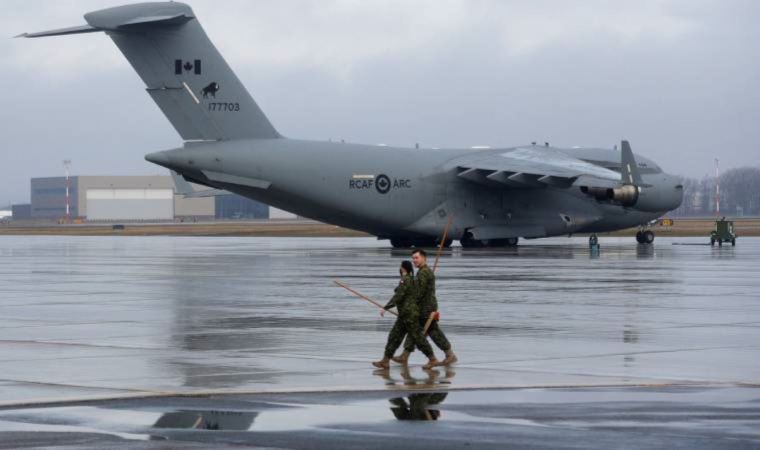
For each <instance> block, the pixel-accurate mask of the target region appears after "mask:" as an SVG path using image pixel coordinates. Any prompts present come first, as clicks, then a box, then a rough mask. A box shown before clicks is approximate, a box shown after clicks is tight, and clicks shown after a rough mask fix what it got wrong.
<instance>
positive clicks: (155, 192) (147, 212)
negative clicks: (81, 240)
mask: <svg viewBox="0 0 760 450" xmlns="http://www.w3.org/2000/svg"><path fill="white" fill-rule="evenodd" d="M173 219H174V191H173V190H172V189H88V190H87V220H173Z"/></svg>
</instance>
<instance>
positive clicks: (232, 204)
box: [13, 175, 295, 222]
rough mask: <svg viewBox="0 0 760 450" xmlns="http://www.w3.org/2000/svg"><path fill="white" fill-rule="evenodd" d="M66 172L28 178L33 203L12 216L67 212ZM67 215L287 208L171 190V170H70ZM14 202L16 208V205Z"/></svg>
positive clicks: (146, 217) (265, 212)
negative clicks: (95, 173) (109, 172)
mask: <svg viewBox="0 0 760 450" xmlns="http://www.w3.org/2000/svg"><path fill="white" fill-rule="evenodd" d="M66 183H67V181H66V177H45V178H32V179H31V190H30V191H31V192H30V197H31V203H30V204H29V207H28V208H26V207H25V205H14V212H16V211H18V212H22V211H23V212H24V213H26V214H28V216H27V215H26V214H24V213H22V214H19V215H16V214H14V217H13V219H14V220H19V219H21V220H23V219H31V220H45V219H48V220H50V219H54V220H57V219H61V218H64V217H66ZM68 185H69V201H68V203H69V217H70V218H71V219H81V220H87V221H94V222H97V221H102V222H109V221H175V220H184V219H187V220H215V219H270V218H271V219H278V218H282V219H287V218H294V217H295V216H293V215H292V214H290V213H286V212H284V211H281V210H278V209H276V208H271V207H269V206H268V205H266V204H263V203H260V202H257V201H254V200H250V199H247V198H244V197H240V196H238V195H236V194H224V195H217V196H213V197H199V198H185V197H184V196H183V195H181V194H176V193H175V186H174V182H173V180H172V177H170V176H162V175H150V176H71V177H69V180H68ZM17 207H18V208H17Z"/></svg>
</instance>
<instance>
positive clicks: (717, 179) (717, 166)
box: [715, 158, 720, 218]
mask: <svg viewBox="0 0 760 450" xmlns="http://www.w3.org/2000/svg"><path fill="white" fill-rule="evenodd" d="M715 216H716V217H718V218H720V160H718V158H715Z"/></svg>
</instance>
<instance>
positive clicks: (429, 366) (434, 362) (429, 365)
mask: <svg viewBox="0 0 760 450" xmlns="http://www.w3.org/2000/svg"><path fill="white" fill-rule="evenodd" d="M440 365H441V362H440V361H438V360H437V359H436V358H435V356H433V357H432V358H430V359H428V362H427V364H425V365H424V366H422V368H423V369H425V370H430V369H432V368H433V367H435V366H440Z"/></svg>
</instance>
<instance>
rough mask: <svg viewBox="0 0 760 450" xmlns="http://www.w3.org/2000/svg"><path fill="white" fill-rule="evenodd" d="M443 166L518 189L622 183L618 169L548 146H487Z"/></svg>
mask: <svg viewBox="0 0 760 450" xmlns="http://www.w3.org/2000/svg"><path fill="white" fill-rule="evenodd" d="M446 168H447V169H455V170H457V172H458V173H457V175H458V176H459V177H460V178H463V179H465V180H468V181H471V182H474V183H479V184H484V185H487V186H496V187H507V188H517V189H535V188H541V187H547V186H554V187H560V188H568V187H570V186H593V187H604V188H615V187H618V186H620V184H621V174H620V173H619V172H615V171H614V170H610V169H607V168H604V167H600V166H598V165H595V164H591V163H588V162H586V161H583V160H580V159H578V158H574V157H572V156H570V155H568V154H566V153H563V152H562V151H560V150H557V149H555V148H551V147H538V146H527V147H517V148H513V149H505V150H499V151H494V150H490V151H486V152H481V153H475V154H471V155H466V156H463V157H460V158H455V159H454V160H452V161H450V162H449V164H447V167H446Z"/></svg>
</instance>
